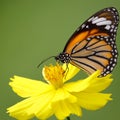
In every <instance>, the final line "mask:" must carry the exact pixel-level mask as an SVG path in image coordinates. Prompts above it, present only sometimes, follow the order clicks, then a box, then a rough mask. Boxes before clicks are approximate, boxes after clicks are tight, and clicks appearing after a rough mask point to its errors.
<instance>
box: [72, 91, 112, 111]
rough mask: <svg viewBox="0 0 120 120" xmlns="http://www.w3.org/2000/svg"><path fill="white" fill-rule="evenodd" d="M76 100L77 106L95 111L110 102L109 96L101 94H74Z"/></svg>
mask: <svg viewBox="0 0 120 120" xmlns="http://www.w3.org/2000/svg"><path fill="white" fill-rule="evenodd" d="M74 95H75V96H76V97H77V98H78V104H79V105H80V106H81V107H83V108H85V109H87V110H97V109H100V108H101V107H103V106H105V105H106V103H107V102H108V101H110V100H112V99H111V98H110V96H111V94H102V93H85V92H80V93H74Z"/></svg>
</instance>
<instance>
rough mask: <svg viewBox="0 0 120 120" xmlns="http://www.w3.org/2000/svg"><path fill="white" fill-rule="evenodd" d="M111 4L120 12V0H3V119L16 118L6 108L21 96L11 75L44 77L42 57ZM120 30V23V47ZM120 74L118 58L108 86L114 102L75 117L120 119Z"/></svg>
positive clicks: (0, 18)
mask: <svg viewBox="0 0 120 120" xmlns="http://www.w3.org/2000/svg"><path fill="white" fill-rule="evenodd" d="M106 1H107V0H106ZM109 6H114V7H116V8H117V9H118V11H119V12H120V0H109V1H108V2H105V1H104V0H100V1H98V0H92V1H88V0H0V56H1V57H0V120H14V118H11V117H9V116H8V114H6V108H7V107H9V106H11V105H13V104H15V103H17V102H18V101H20V100H21V98H20V97H19V96H17V95H16V94H15V93H14V92H13V91H12V89H11V88H10V87H9V86H8V83H9V81H10V80H9V78H10V77H12V76H13V75H20V76H24V77H28V78H32V79H42V76H41V68H42V67H40V69H37V68H36V66H37V65H38V64H39V63H40V61H42V60H44V59H45V58H47V57H49V56H52V55H57V54H58V53H59V52H61V51H62V50H63V48H64V45H65V44H66V42H67V40H68V38H69V37H70V36H71V34H72V33H73V32H74V31H75V29H76V28H77V27H78V26H79V25H80V24H82V23H83V22H84V21H85V20H86V19H87V18H88V17H89V16H91V15H92V14H93V13H95V12H97V11H98V10H100V9H103V8H105V7H109ZM119 33H120V26H119V30H118V35H117V46H118V49H119V48H120V41H119V39H120V34H119ZM119 53H120V49H119ZM51 62H54V63H55V60H49V61H48V62H47V63H45V64H49V63H51ZM119 74H120V61H119V60H118V64H117V66H116V68H115V69H114V71H113V77H114V81H113V83H112V85H111V86H110V87H109V88H108V89H107V92H110V93H112V94H113V96H112V97H113V101H112V102H109V103H108V104H107V106H105V107H104V108H103V109H100V110H97V111H87V110H83V117H82V118H78V117H76V116H71V118H72V120H78V119H80V120H113V119H114V120H119V119H120V93H119V92H120V80H119V78H120V75H119ZM50 120H55V118H54V117H52V118H50Z"/></svg>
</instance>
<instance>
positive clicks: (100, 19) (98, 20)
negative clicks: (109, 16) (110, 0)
mask: <svg viewBox="0 0 120 120" xmlns="http://www.w3.org/2000/svg"><path fill="white" fill-rule="evenodd" d="M105 20H106V18H103V17H102V18H98V19H96V20H94V19H93V21H92V23H93V24H95V23H98V22H102V21H105Z"/></svg>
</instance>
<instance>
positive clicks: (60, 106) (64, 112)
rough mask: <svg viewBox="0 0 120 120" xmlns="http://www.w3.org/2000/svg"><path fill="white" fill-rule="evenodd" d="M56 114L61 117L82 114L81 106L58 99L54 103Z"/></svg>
mask: <svg viewBox="0 0 120 120" xmlns="http://www.w3.org/2000/svg"><path fill="white" fill-rule="evenodd" d="M52 107H53V111H54V113H55V116H56V117H57V118H58V119H59V120H62V119H65V118H66V117H68V116H69V115H70V114H76V115H77V116H81V115H82V111H81V109H80V107H79V106H78V105H77V104H75V103H69V102H68V101H67V100H62V101H56V102H54V103H53V104H52Z"/></svg>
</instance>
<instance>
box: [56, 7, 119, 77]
mask: <svg viewBox="0 0 120 120" xmlns="http://www.w3.org/2000/svg"><path fill="white" fill-rule="evenodd" d="M118 23H119V14H118V11H117V10H116V8H114V7H108V8H105V9H102V10H100V11H98V12H97V13H95V14H94V15H92V16H91V17H90V18H89V19H87V20H86V21H85V22H84V23H83V24H82V25H81V26H80V27H78V29H77V30H76V31H75V32H74V33H73V35H72V36H71V37H70V39H69V40H68V42H67V43H66V45H65V47H64V50H63V52H61V53H60V54H59V55H58V56H56V57H55V59H56V60H57V61H60V62H62V63H67V64H68V63H70V64H72V65H74V66H76V67H78V68H81V69H83V70H84V71H85V72H87V73H88V74H92V73H94V72H95V71H96V70H100V71H101V76H106V75H107V74H109V73H111V72H112V70H113V68H114V67H115V65H116V63H117V57H118V51H117V47H116V43H115V39H116V33H117V28H118Z"/></svg>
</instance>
